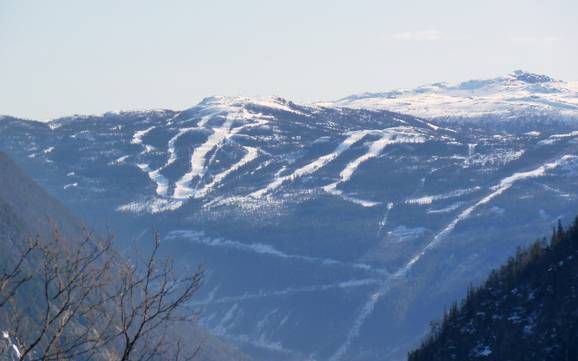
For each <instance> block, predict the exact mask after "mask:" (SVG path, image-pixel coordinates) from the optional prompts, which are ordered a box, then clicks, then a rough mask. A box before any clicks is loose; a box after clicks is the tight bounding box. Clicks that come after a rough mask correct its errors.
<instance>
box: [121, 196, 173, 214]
mask: <svg viewBox="0 0 578 361" xmlns="http://www.w3.org/2000/svg"><path fill="white" fill-rule="evenodd" d="M182 205H183V203H182V202H181V201H175V200H170V199H163V198H151V199H146V200H142V201H135V202H131V203H128V204H125V205H122V206H119V207H118V208H117V209H116V210H117V211H119V212H126V213H149V214H157V213H162V212H167V211H175V210H177V209H179V208H180V207H181V206H182Z"/></svg>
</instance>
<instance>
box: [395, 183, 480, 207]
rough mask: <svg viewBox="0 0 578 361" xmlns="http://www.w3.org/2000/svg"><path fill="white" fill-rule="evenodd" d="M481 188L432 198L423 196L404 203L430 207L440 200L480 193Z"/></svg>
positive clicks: (452, 192)
mask: <svg viewBox="0 0 578 361" xmlns="http://www.w3.org/2000/svg"><path fill="white" fill-rule="evenodd" d="M480 189H481V188H480V187H478V186H476V187H471V188H466V189H457V190H455V191H451V192H448V193H443V194H436V195H431V196H423V197H419V198H411V199H407V200H406V201H405V202H404V203H405V204H418V205H429V204H432V203H433V202H435V201H440V200H444V199H449V198H457V197H461V196H463V195H466V194H470V193H473V192H477V191H479V190H480Z"/></svg>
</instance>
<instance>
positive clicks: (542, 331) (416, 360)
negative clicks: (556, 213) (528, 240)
mask: <svg viewBox="0 0 578 361" xmlns="http://www.w3.org/2000/svg"><path fill="white" fill-rule="evenodd" d="M577 289H578V218H576V220H575V222H574V223H573V224H572V225H571V226H570V227H569V228H568V229H564V228H563V227H562V226H561V225H560V224H559V225H558V228H557V229H556V230H554V232H553V234H552V237H551V239H550V242H546V239H543V240H540V241H537V242H535V243H534V244H533V245H532V246H530V247H529V248H527V249H524V250H520V251H518V252H517V254H516V255H515V256H514V257H511V258H510V260H509V261H508V262H507V264H505V265H504V266H502V267H501V268H500V269H499V270H496V271H494V272H492V274H491V275H490V277H489V278H488V280H487V281H486V282H485V284H484V285H483V286H481V287H479V288H471V289H470V290H469V292H468V296H467V298H466V299H465V300H464V301H463V302H462V303H461V304H460V305H457V304H454V305H453V306H452V307H451V308H450V310H449V311H448V312H446V314H445V315H444V318H443V320H442V321H441V322H432V330H431V333H430V335H429V336H428V337H427V338H426V339H425V340H424V342H423V344H422V345H421V346H420V347H419V348H418V349H417V350H415V351H413V352H411V353H410V354H409V357H408V360H409V361H422V360H424V361H425V360H427V361H434V360H444V361H445V360H462V361H463V360H501V361H508V360H511V361H515V360H525V361H528V360H560V361H561V360H578V292H577Z"/></svg>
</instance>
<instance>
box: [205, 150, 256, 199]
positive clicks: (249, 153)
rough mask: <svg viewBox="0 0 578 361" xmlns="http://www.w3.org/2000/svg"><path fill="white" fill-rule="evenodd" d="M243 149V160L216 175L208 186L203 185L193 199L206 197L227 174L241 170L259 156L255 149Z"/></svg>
mask: <svg viewBox="0 0 578 361" xmlns="http://www.w3.org/2000/svg"><path fill="white" fill-rule="evenodd" d="M244 148H245V151H246V153H245V155H244V156H243V158H241V159H240V160H239V161H238V162H237V163H235V164H233V165H232V166H230V167H229V168H228V169H227V170H225V171H223V172H221V173H219V174H217V175H216V176H215V177H214V178H213V179H212V181H211V183H209V184H207V185H205V186H204V187H203V188H201V189H199V190H198V191H197V192H196V193H195V198H202V197H204V196H206V195H207V194H208V193H209V192H211V191H212V190H213V189H215V188H216V187H217V186H218V185H219V184H220V183H221V182H223V180H224V179H225V178H227V176H228V175H229V174H231V173H233V172H235V171H237V170H239V169H241V168H242V167H244V166H245V165H247V164H248V163H250V162H252V161H253V160H255V159H257V157H258V155H259V151H258V149H257V148H254V147H244Z"/></svg>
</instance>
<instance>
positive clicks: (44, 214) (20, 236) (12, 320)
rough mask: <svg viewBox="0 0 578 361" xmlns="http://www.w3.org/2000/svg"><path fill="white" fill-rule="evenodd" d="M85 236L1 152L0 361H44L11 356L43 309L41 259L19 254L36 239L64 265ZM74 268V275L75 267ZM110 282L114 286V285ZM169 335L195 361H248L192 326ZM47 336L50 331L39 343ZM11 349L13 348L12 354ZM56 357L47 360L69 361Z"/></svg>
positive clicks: (31, 332) (79, 226)
mask: <svg viewBox="0 0 578 361" xmlns="http://www.w3.org/2000/svg"><path fill="white" fill-rule="evenodd" d="M55 232H57V233H58V234H56V233H55ZM87 234H88V232H87V231H86V229H85V227H84V225H83V224H82V222H81V221H80V220H79V218H77V217H76V216H75V215H74V214H73V213H72V212H70V211H69V210H68V209H67V208H66V207H65V206H63V205H62V204H61V203H60V202H59V201H58V200H56V199H54V198H53V197H52V196H50V195H49V194H48V193H47V192H46V191H44V190H43V189H42V188H41V187H40V186H38V185H37V184H36V183H35V182H34V181H33V180H32V179H30V178H29V177H28V176H27V175H26V174H25V173H24V172H22V171H21V170H20V168H19V167H18V166H17V165H16V164H15V163H14V162H13V161H12V160H11V159H9V158H8V157H7V156H6V155H5V154H3V153H2V152H0V360H4V359H7V360H16V359H18V360H36V359H38V360H40V359H43V360H44V359H45V358H44V355H42V354H41V353H38V352H36V351H35V352H31V353H30V355H28V356H22V358H21V357H20V356H19V354H18V352H19V351H16V352H15V351H14V350H15V349H17V348H18V347H17V346H16V344H17V343H20V342H18V341H25V342H26V341H29V340H22V339H19V337H16V336H14V334H18V333H20V334H21V335H22V334H25V335H27V336H29V337H30V338H32V339H33V338H34V337H36V335H38V334H39V329H40V328H41V327H42V325H41V324H39V322H38V319H39V318H40V317H41V315H40V314H41V312H40V311H42V310H43V308H42V307H41V306H42V305H43V304H44V303H43V294H44V293H43V292H44V289H43V288H42V285H43V284H42V282H38V280H37V279H36V278H37V277H36V275H37V274H38V273H39V272H40V271H39V272H37V270H42V269H43V267H44V266H45V264H43V260H44V261H45V260H46V259H45V258H44V259H43V258H42V257H40V256H41V253H38V252H36V253H34V256H28V257H25V258H22V253H23V252H25V251H26V250H27V249H28V248H29V247H30V246H31V244H32V243H34V240H35V239H39V240H42V241H43V242H46V243H44V244H45V245H50V246H51V247H53V248H54V249H51V250H50V255H54V256H56V255H58V254H60V253H62V259H55V261H57V262H60V263H62V264H64V265H66V262H67V261H69V260H71V259H67V258H66V256H67V255H68V256H70V252H68V253H67V252H66V249H69V251H70V250H73V251H72V252H73V253H74V250H77V249H80V248H79V247H80V246H78V245H79V244H81V243H82V242H86V239H87V238H86V237H87ZM54 239H58V240H59V241H58V242H52V241H51V240H54ZM31 255H32V254H31ZM72 260H73V261H78V260H81V259H80V258H75V259H72ZM20 262H22V266H21V267H19V268H18V272H17V273H14V277H12V278H11V277H10V274H11V273H12V272H13V270H14V269H16V268H15V267H17V265H18V264H19V263H20ZM90 264H91V263H90V262H89V263H86V265H90ZM76 269H77V270H78V268H76ZM40 273H42V272H40ZM113 274H114V273H113ZM85 276H86V274H85ZM28 277H30V278H28ZM7 280H8V281H7ZM19 280H28V281H26V283H25V284H24V286H23V287H19V288H18V287H15V285H16V284H17V283H18V282H19ZM112 282H116V281H115V280H113V281H112ZM16 289H18V291H17V292H15V293H14V294H12V293H11V291H12V290H16ZM71 295H78V292H76V293H71ZM71 302H73V301H71ZM16 316H17V317H16ZM85 323H86V322H85V320H83V319H82V317H80V316H79V317H75V319H74V320H73V321H72V322H71V325H72V326H70V327H69V328H67V331H66V332H68V333H70V332H72V331H70V332H69V331H68V330H73V331H77V330H78V329H79V328H78V327H79V325H82V324H85ZM15 325H18V327H16V326H15ZM17 328H24V329H17ZM174 332H175V333H177V332H178V333H182V334H184V335H185V336H184V337H183V340H184V341H185V342H186V343H185V344H183V345H182V347H183V350H186V349H187V348H189V349H192V350H194V349H196V348H197V347H199V345H200V349H199V352H198V354H197V357H196V360H200V361H233V360H234V361H237V360H244V361H247V360H249V359H248V358H247V357H246V356H245V355H243V354H242V353H240V352H239V351H237V350H236V349H234V348H232V347H230V346H228V345H227V344H225V343H223V342H221V341H220V340H218V339H216V338H215V337H213V336H211V335H208V334H207V333H206V332H205V331H204V330H203V329H201V328H200V327H197V326H196V325H194V324H189V323H187V324H183V325H182V327H181V328H179V329H178V330H174ZM52 336H53V335H52V334H51V333H50V330H49V331H48V333H47V335H46V336H45V337H43V339H42V342H44V341H45V340H46V339H49V338H50V337H52ZM167 337H169V338H170V337H171V335H167ZM20 338H21V337H20ZM13 342H14V344H13ZM30 342H33V341H30ZM13 346H14V347H16V348H15V349H14V348H13ZM43 346H44V345H43ZM38 348H39V347H36V348H35V349H38ZM109 349H110V350H113V349H114V348H113V346H112V343H111V344H110V345H109V346H107V347H106V349H104V347H103V350H100V351H101V352H98V353H99V354H100V355H111V354H113V353H110V352H109ZM93 356H94V355H93ZM55 357H56V356H54V357H52V358H50V357H48V358H46V359H47V360H50V359H59V360H60V359H62V360H65V359H69V358H66V357H62V358H58V357H56V358H55ZM89 358H90V357H88V356H86V355H84V358H83V357H82V356H81V355H79V356H78V357H75V358H73V359H75V360H84V359H89ZM90 359H95V360H99V359H107V360H113V359H117V358H114V357H104V358H99V357H92V358H90Z"/></svg>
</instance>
